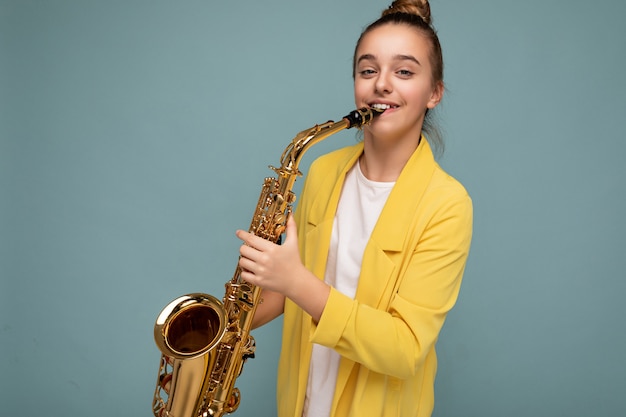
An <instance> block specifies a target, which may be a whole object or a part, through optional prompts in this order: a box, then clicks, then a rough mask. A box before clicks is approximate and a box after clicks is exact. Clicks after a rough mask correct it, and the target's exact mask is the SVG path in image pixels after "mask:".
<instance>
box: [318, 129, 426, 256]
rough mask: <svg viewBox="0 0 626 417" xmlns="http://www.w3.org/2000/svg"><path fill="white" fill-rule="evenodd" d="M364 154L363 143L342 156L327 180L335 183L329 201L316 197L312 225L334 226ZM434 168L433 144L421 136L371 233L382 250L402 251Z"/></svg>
mask: <svg viewBox="0 0 626 417" xmlns="http://www.w3.org/2000/svg"><path fill="white" fill-rule="evenodd" d="M362 153H363V143H362V142H361V143H359V144H357V145H355V146H353V147H352V148H350V152H348V153H345V154H342V156H341V157H340V159H339V160H338V161H337V164H336V165H335V166H336V171H335V172H334V175H327V177H326V180H327V181H329V182H335V186H334V188H333V191H332V193H331V194H330V198H329V199H328V200H326V198H324V197H323V196H319V195H318V196H316V199H315V201H314V202H313V204H312V209H311V216H310V218H309V221H310V222H311V223H313V224H317V225H319V224H321V223H324V227H332V223H333V218H334V216H335V212H336V210H337V205H338V203H339V196H340V194H341V189H342V187H343V183H344V180H345V177H346V174H347V172H348V171H349V170H350V168H352V166H353V165H354V164H355V163H356V161H357V159H358V158H359V156H360V155H361V154H362ZM435 167H436V162H435V159H434V157H433V153H432V150H431V148H430V145H429V144H428V141H427V140H426V138H424V136H422V139H421V141H420V144H419V146H418V147H417V149H416V150H415V151H414V152H413V154H412V155H411V157H410V158H409V160H408V161H407V163H406V165H405V166H404V168H403V169H402V172H401V173H400V176H399V177H398V180H397V181H396V184H395V186H394V188H393V189H392V191H391V193H390V194H389V198H388V199H387V202H386V204H385V207H384V208H383V211H382V213H381V215H380V217H379V219H378V221H377V223H376V226H375V227H374V230H373V231H372V236H371V239H372V240H373V241H375V242H376V244H377V245H378V246H379V247H380V248H381V249H383V250H385V251H400V250H402V246H403V243H404V240H405V236H406V234H407V226H408V225H409V224H410V222H411V220H412V218H413V216H414V213H415V211H416V210H417V206H418V204H419V202H420V200H421V198H422V196H423V195H424V192H425V191H426V188H427V187H428V184H429V183H430V179H431V178H432V175H433V173H434V171H435ZM331 186H332V185H331ZM325 200H326V201H325ZM329 233H330V232H329Z"/></svg>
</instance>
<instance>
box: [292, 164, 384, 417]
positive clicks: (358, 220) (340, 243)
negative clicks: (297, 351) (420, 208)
mask: <svg viewBox="0 0 626 417" xmlns="http://www.w3.org/2000/svg"><path fill="white" fill-rule="evenodd" d="M394 184H395V183H394V182H375V181H370V180H368V179H367V178H365V176H364V175H363V173H362V172H361V167H360V165H359V163H358V162H357V163H356V164H355V165H354V167H352V168H351V169H350V171H348V173H347V175H346V180H345V182H344V185H343V189H342V190H341V196H340V198H339V205H338V206H337V213H336V215H335V219H334V222H333V232H332V235H331V239H330V249H329V251H328V262H327V264H326V272H325V275H324V281H325V282H326V283H327V284H329V285H331V286H333V287H334V288H336V289H337V290H338V291H340V292H341V293H343V294H345V295H347V296H348V297H351V298H354V295H355V293H356V289H357V285H358V282H359V275H360V273H361V262H362V260H363V251H364V250H365V245H366V244H367V242H368V241H369V238H370V235H371V234H372V230H374V226H375V225H376V221H377V220H378V217H379V216H380V212H381V211H382V209H383V206H384V205H385V202H386V201H387V197H388V196H389V193H390V192H391V189H392V188H393V186H394ZM339 359H340V355H339V354H338V353H337V352H336V351H335V350H333V349H331V348H327V347H325V346H322V345H318V344H314V345H313V353H312V355H311V365H310V367H309V381H308V384H307V391H306V397H305V400H304V409H303V412H302V416H303V417H328V416H329V415H330V407H331V405H332V401H333V395H334V392H335V383H336V380H337V371H338V369H339Z"/></svg>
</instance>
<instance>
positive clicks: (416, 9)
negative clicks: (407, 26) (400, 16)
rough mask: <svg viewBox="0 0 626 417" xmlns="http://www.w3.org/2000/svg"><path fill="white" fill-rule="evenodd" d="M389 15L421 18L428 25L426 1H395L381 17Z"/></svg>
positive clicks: (428, 6)
mask: <svg viewBox="0 0 626 417" xmlns="http://www.w3.org/2000/svg"><path fill="white" fill-rule="evenodd" d="M391 13H408V14H414V15H417V16H419V17H421V18H422V20H423V21H424V22H425V23H426V24H429V25H430V22H431V20H430V4H428V0H395V1H394V2H393V3H391V6H389V8H388V9H385V10H384V11H383V13H382V16H385V15H387V14H391Z"/></svg>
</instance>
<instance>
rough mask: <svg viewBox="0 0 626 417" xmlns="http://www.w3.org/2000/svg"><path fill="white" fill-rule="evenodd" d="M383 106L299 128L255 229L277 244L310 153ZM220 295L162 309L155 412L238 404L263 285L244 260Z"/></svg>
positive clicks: (188, 412)
mask: <svg viewBox="0 0 626 417" xmlns="http://www.w3.org/2000/svg"><path fill="white" fill-rule="evenodd" d="M382 112H383V111H382V110H378V109H372V108H362V109H358V110H354V111H352V112H351V113H350V114H348V115H347V116H345V117H344V118H342V119H341V120H340V121H338V122H332V121H329V122H326V123H323V124H321V125H315V126H314V127H312V128H310V129H307V130H303V131H302V132H300V133H298V134H297V135H296V137H295V138H294V139H293V140H292V141H291V143H290V144H289V145H288V146H287V147H286V148H285V150H284V151H283V154H282V156H281V165H280V167H278V168H276V167H272V166H270V168H271V169H272V170H273V171H274V172H275V173H276V176H275V177H270V178H265V181H264V182H263V186H262V189H261V195H260V197H259V200H258V203H257V207H256V209H255V211H254V215H253V217H252V221H251V224H250V228H249V231H250V232H251V233H253V234H254V235H256V236H260V237H262V238H264V239H266V240H269V241H272V242H274V243H278V242H279V240H280V237H281V235H282V233H283V232H284V231H285V228H286V223H287V218H288V217H289V215H290V214H291V212H292V210H293V203H294V202H295V200H296V196H295V194H294V193H293V191H292V189H293V186H294V183H295V181H296V179H297V177H298V176H301V175H302V174H301V172H300V171H299V169H298V166H299V164H300V161H301V159H302V156H303V155H304V153H305V152H306V151H307V150H308V149H309V148H310V147H311V146H313V145H314V144H316V143H318V142H320V141H322V140H323V139H325V138H327V137H328V136H330V135H333V134H335V133H337V132H339V131H341V130H344V129H349V128H352V127H357V128H360V127H362V126H364V125H366V124H369V123H370V122H371V121H372V120H373V118H374V117H375V116H376V115H378V114H380V113H382ZM225 287H226V293H225V295H224V297H223V299H222V300H221V301H220V300H218V299H217V298H215V297H213V296H211V295H208V294H203V293H193V294H187V295H183V296H181V297H178V298H176V299H175V300H173V301H171V302H170V303H169V304H168V305H167V306H166V307H165V308H164V309H163V310H162V311H161V313H160V314H159V316H158V317H157V320H156V323H155V325H154V338H155V342H156V345H157V347H158V348H159V350H160V351H161V361H160V366H159V373H158V377H157V383H156V388H155V392H154V399H153V402H152V410H153V413H154V415H155V417H214V416H222V415H224V414H228V413H232V412H234V411H235V410H237V408H238V407H239V403H240V399H241V398H240V392H239V389H238V388H236V387H235V381H236V379H237V377H238V376H239V375H240V374H241V371H242V369H243V364H244V362H245V361H246V359H248V358H252V357H254V351H255V342H254V338H253V337H252V336H251V335H250V330H251V327H252V319H253V317H254V313H255V311H256V308H257V306H258V304H259V302H260V294H261V288H259V287H256V286H254V285H251V284H249V283H247V282H246V281H244V280H242V279H241V269H240V268H239V266H237V268H236V270H235V273H234V275H233V277H232V279H231V280H230V281H228V282H227V283H226V284H225Z"/></svg>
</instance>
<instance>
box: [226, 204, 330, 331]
mask: <svg viewBox="0 0 626 417" xmlns="http://www.w3.org/2000/svg"><path fill="white" fill-rule="evenodd" d="M285 231H286V236H285V241H284V242H283V244H282V245H277V244H275V243H272V242H270V241H267V240H265V239H263V238H261V237H258V236H255V235H253V234H252V233H248V232H245V231H243V230H237V237H238V238H239V239H241V240H243V242H244V244H243V245H242V246H241V248H240V249H239V253H240V255H241V257H240V258H239V267H240V268H241V278H243V279H244V280H246V281H247V282H249V283H250V284H252V285H256V286H257V287H261V288H263V289H264V290H269V291H273V292H276V293H279V294H282V295H283V296H285V297H287V298H289V299H291V300H292V301H293V302H294V303H296V304H297V305H298V306H300V308H302V309H303V310H304V311H306V312H307V313H308V314H309V315H310V316H311V317H312V318H313V320H315V321H316V322H317V321H318V320H319V319H320V317H321V316H322V312H323V311H324V307H325V306H326V301H327V300H328V297H329V294H330V287H329V286H328V285H327V284H326V283H325V282H324V281H323V280H320V279H319V278H317V277H316V276H315V275H313V273H312V272H310V271H309V270H308V269H306V267H305V266H304V265H303V264H302V261H301V260H300V252H299V249H298V233H297V232H298V231H297V230H296V222H295V220H294V219H293V217H292V216H289V219H288V220H287V228H286V230H285ZM280 307H281V311H282V304H281V305H280Z"/></svg>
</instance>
